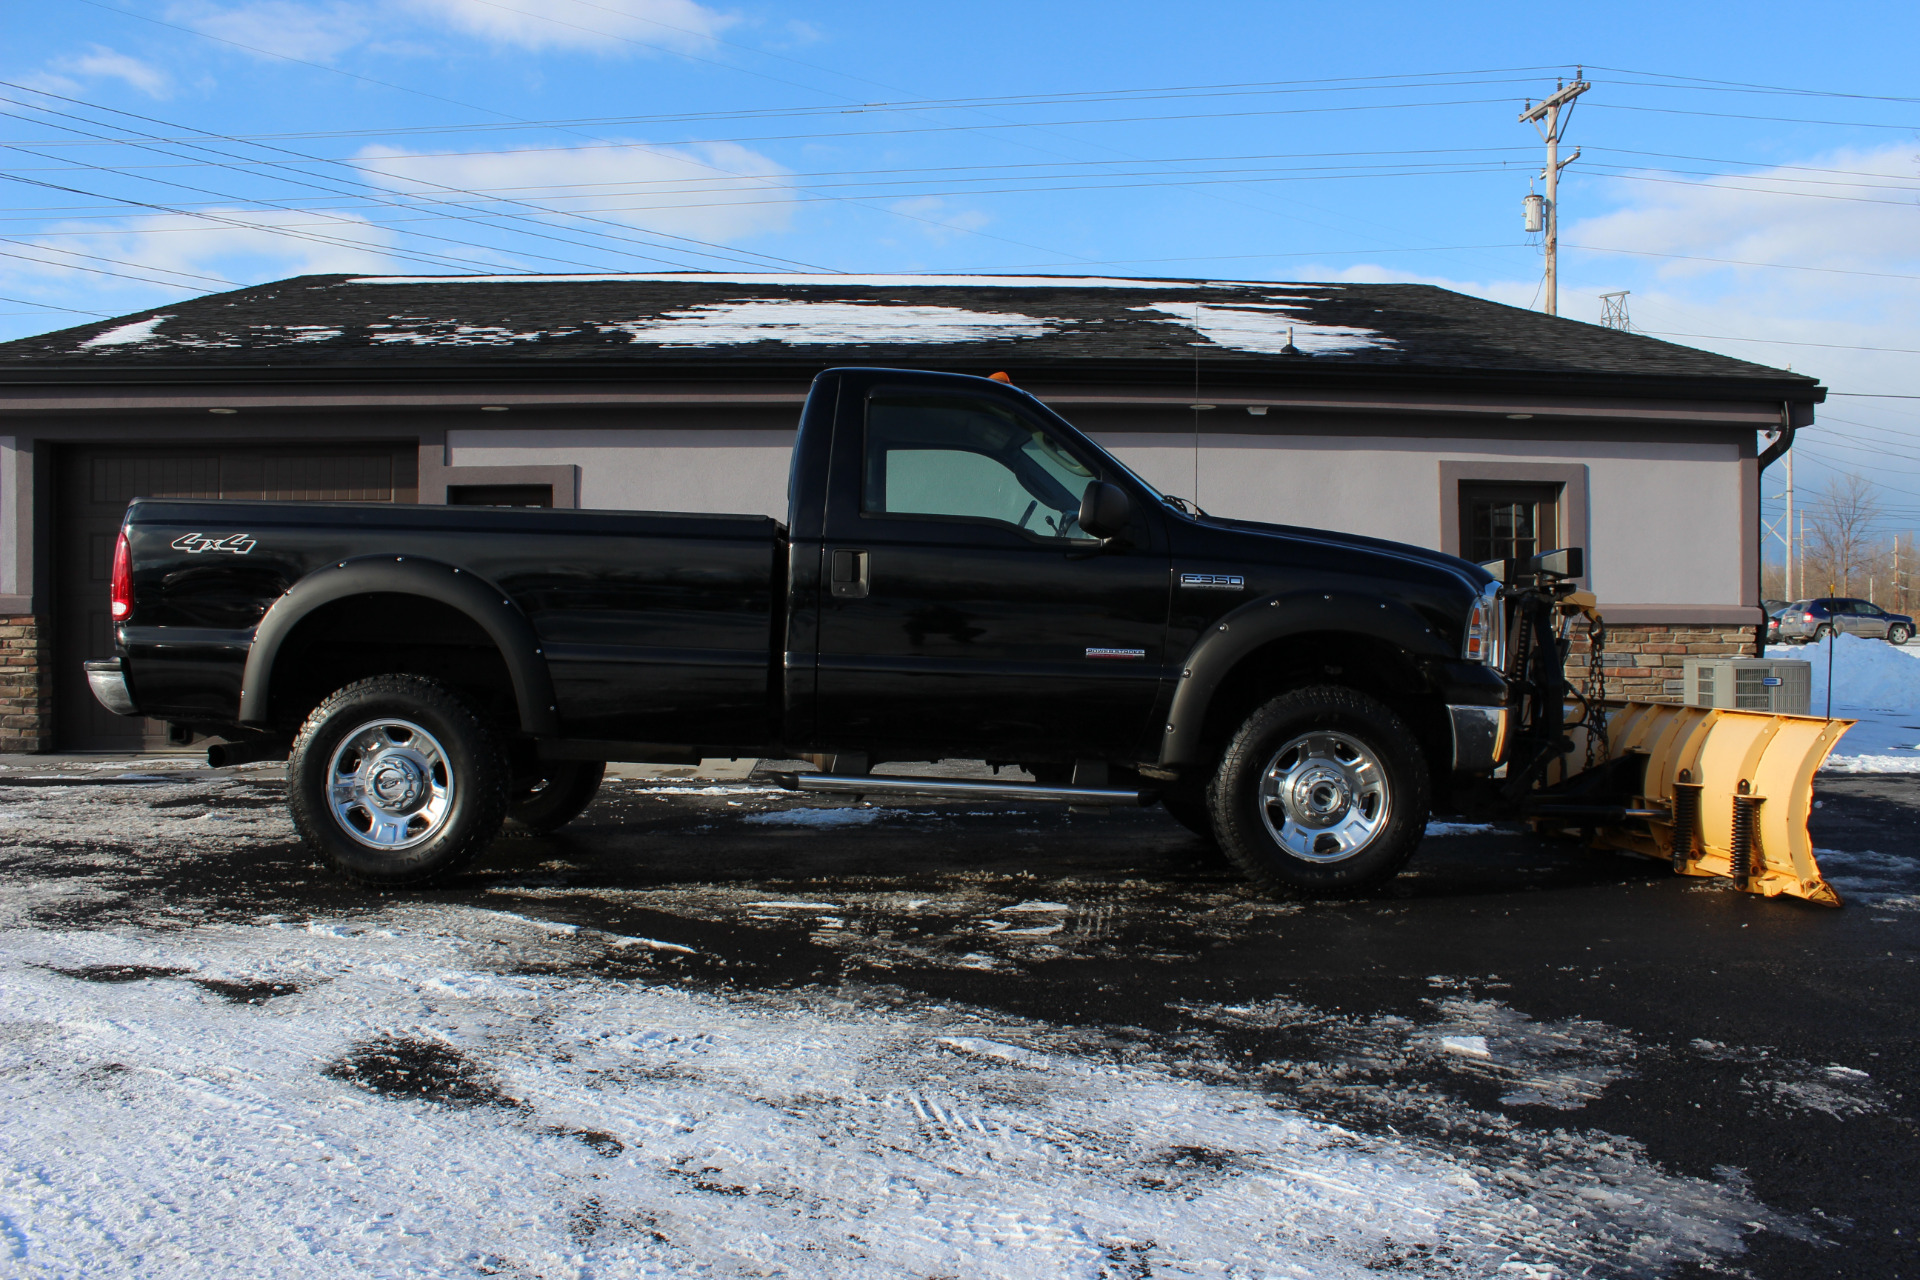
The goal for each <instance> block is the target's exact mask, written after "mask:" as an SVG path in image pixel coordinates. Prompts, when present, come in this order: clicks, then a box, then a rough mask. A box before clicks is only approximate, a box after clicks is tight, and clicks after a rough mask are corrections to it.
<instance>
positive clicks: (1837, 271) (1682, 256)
mask: <svg viewBox="0 0 1920 1280" xmlns="http://www.w3.org/2000/svg"><path fill="white" fill-rule="evenodd" d="M1567 248H1569V249H1579V250H1581V251H1582V252H1584V253H1622V254H1629V255H1631V256H1633V257H1636V258H1671V259H1674V260H1676V261H1681V262H1712V263H1718V264H1720V265H1722V266H1729V267H1770V268H1772V269H1773V270H1776V271H1819V272H1824V273H1826V274H1829V275H1840V276H1871V277H1874V278H1876V279H1881V280H1920V275H1906V274H1902V273H1900V272H1894V271H1855V270H1852V269H1850V268H1847V267H1808V266H1802V265H1800V264H1798V263H1792V262H1752V261H1749V260H1747V259H1744V258H1708V257H1704V256H1702V255H1700V254H1697V253H1655V252H1654V251H1653V250H1651V249H1610V248H1608V247H1606V246H1605V245H1597V244H1569V245H1568V246H1567Z"/></svg>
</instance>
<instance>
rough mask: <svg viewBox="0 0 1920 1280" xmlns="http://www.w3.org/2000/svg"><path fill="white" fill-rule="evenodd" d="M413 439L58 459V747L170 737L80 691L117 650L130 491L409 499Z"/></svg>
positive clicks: (90, 451)
mask: <svg viewBox="0 0 1920 1280" xmlns="http://www.w3.org/2000/svg"><path fill="white" fill-rule="evenodd" d="M418 469H419V449H418V446H417V445H416V444H415V443H414V442H412V441H408V442H406V443H405V444H385V443H383V444H369V445H343V446H316V445H301V444H290V445H280V446H277V447H264V448H263V447H251V448H242V447H222V446H209V447H206V448H197V449H196V448H180V449H146V448H137V447H121V446H80V447H75V448H71V449H67V450H64V451H62V452H61V453H60V454H59V456H58V457H57V459H56V462H55V472H54V512H53V522H52V530H53V607H52V617H53V639H52V644H51V646H50V647H49V649H48V653H49V655H50V661H51V663H52V666H53V670H52V671H51V672H49V673H46V678H48V679H50V680H51V683H52V686H53V723H54V743H55V745H56V746H57V747H59V748H60V749H61V750H63V751H141V750H156V749H158V748H161V747H163V746H165V745H166V725H164V724H162V723H161V722H159V721H157V720H135V719H130V718H128V717H125V716H116V715H114V714H112V713H111V712H109V711H108V710H107V709H106V708H104V707H102V706H101V705H100V704H99V703H98V702H97V701H95V699H94V697H93V692H92V690H90V689H89V688H88V687H87V680H86V674H85V672H84V671H83V670H82V669H81V665H80V664H81V663H82V662H84V661H85V660H87V659H89V658H111V657H112V656H113V620H112V618H111V617H110V615H109V613H108V609H107V606H108V599H107V596H108V589H109V586H110V579H111V576H112V573H113V547H114V542H115V541H116V539H117V538H118V536H119V532H120V521H121V519H122V517H124V516H125V515H126V510H127V504H128V503H129V502H131V501H132V500H133V499H135V498H255V499H260V498H265V499H275V500H285V501H308V502H412V501H414V499H415V496H416V495H417V493H418V482H417V479H416V477H417V475H418Z"/></svg>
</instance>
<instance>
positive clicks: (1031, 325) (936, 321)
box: [598, 298, 1072, 347]
mask: <svg viewBox="0 0 1920 1280" xmlns="http://www.w3.org/2000/svg"><path fill="white" fill-rule="evenodd" d="M1070 323H1072V322H1071V321H1061V320H1043V319H1035V318H1034V317H1032V316H1023V315H1019V314H1017V313H1013V312H1005V311H968V310H966V309H964V308H961V307H916V306H897V305H889V304H886V303H872V302H804V301H801V300H799V299H794V298H764V299H762V298H753V299H748V300H745V301H741V302H718V303H703V304H701V305H699V306H695V307H688V308H686V309H684V310H680V311H669V312H667V313H666V314H665V315H660V316H654V317H651V318H649V319H645V320H624V321H618V322H615V323H613V324H607V325H601V326H598V327H599V329H600V331H601V332H602V333H614V332H618V333H625V334H628V335H630V336H631V338H632V340H633V341H634V342H645V343H653V344H655V345H657V346H662V347H713V346H721V345H724V344H728V343H738V342H767V341H773V342H783V343H785V344H786V345H788V346H790V347H801V346H807V347H823V346H839V345H847V344H851V345H855V346H869V345H873V344H875V343H889V344H891V343H897V342H898V343H907V344H910V345H912V344H922V343H925V344H945V343H949V342H983V341H985V340H987V339H989V338H1038V337H1040V336H1042V335H1044V334H1048V333H1052V332H1054V330H1055V328H1056V326H1058V325H1060V324H1070Z"/></svg>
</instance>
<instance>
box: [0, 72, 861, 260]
mask: <svg viewBox="0 0 1920 1280" xmlns="http://www.w3.org/2000/svg"><path fill="white" fill-rule="evenodd" d="M0 85H5V86H7V87H9V88H13V89H24V88H25V86H22V85H18V84H15V83H13V82H11V81H5V80H0ZM27 92H33V93H39V94H41V95H42V96H44V97H49V98H54V99H56V100H58V101H61V102H69V103H73V104H75V105H78V106H84V107H88V108H90V109H92V110H95V111H108V112H111V113H113V114H115V115H121V116H126V117H127V118H128V119H132V120H141V121H144V122H146V123H150V124H159V125H165V126H166V127H168V128H174V129H178V128H182V127H183V126H180V125H176V124H172V123H171V122H169V121H165V120H160V119H157V118H155V117H151V116H143V115H139V114H136V113H134V112H129V111H122V110H120V109H118V108H116V107H107V106H102V105H100V104H97V103H92V102H87V101H85V100H83V99H79V98H69V97H66V96H65V95H62V94H55V93H49V92H47V91H45V90H34V89H27ZM0 101H12V102H15V103H16V105H21V106H29V109H31V110H35V111H40V112H42V113H44V114H48V115H65V116H67V117H68V118H69V119H75V120H80V119H84V118H83V117H80V116H74V115H71V114H70V113H67V112H56V111H53V110H51V109H50V108H46V107H39V106H30V104H25V103H19V102H18V100H17V99H3V98H0ZM85 122H86V123H88V124H94V125H99V123H100V122H98V121H93V120H87V121H85ZM54 127H56V128H64V129H67V130H68V131H69V132H75V133H77V132H80V131H79V130H77V129H74V128H73V127H72V126H70V125H55V126H54ZM100 127H110V126H104V125H101V126H100ZM126 145H130V146H135V147H139V148H141V149H143V150H152V149H154V147H153V146H151V145H149V144H147V143H144V142H134V141H128V142H127V144H126ZM187 145H192V146H196V147H198V149H200V150H203V151H208V152H211V153H212V154H215V155H224V154H225V153H222V152H217V151H213V149H212V148H211V147H208V146H207V145H206V144H205V143H193V144H187ZM272 150H276V151H280V152H282V153H283V154H285V155H289V156H294V157H295V158H297V159H300V160H304V161H309V162H313V163H321V164H330V165H336V166H341V167H346V168H349V169H354V170H355V171H356V172H357V171H358V169H359V167H358V166H353V165H351V164H348V163H347V162H344V161H338V160H329V159H325V158H322V157H317V156H308V155H304V154H302V153H300V152H296V151H291V150H288V149H286V148H283V147H275V148H272ZM161 154H171V153H166V152H162V153H161ZM213 163H214V164H215V165H216V166H218V167H225V166H223V165H220V164H219V162H213ZM275 167H277V168H283V169H293V166H292V165H290V164H288V163H286V162H284V161H281V162H275ZM294 172H296V173H299V175H300V177H302V178H308V179H310V178H311V177H312V175H309V174H306V173H304V172H301V171H299V170H297V169H294ZM385 176H392V175H385ZM149 181H153V179H149ZM308 185H313V184H312V183H311V182H309V183H308ZM359 185H361V186H363V187H367V188H369V189H370V190H376V191H378V190H386V191H387V193H388V194H390V195H402V194H404V193H401V192H396V191H392V190H391V189H383V188H378V187H375V186H374V185H373V184H371V183H368V182H366V181H365V180H364V179H359ZM422 185H426V186H430V187H436V188H438V189H440V190H443V191H449V192H453V193H456V194H461V195H476V194H477V193H474V192H470V191H463V190H461V189H460V188H457V187H450V186H447V185H445V184H443V183H438V182H432V181H427V182H424V183H423V184H422ZM315 189H316V190H327V191H329V193H330V194H334V195H344V194H347V193H346V192H343V191H341V190H340V189H339V188H337V187H334V188H320V187H316V188H315ZM253 203H263V202H259V201H255V202H253ZM387 203H391V202H387ZM281 207H283V208H284V206H281ZM396 207H404V206H396ZM536 207H537V206H536ZM542 212H549V211H547V210H544V209H543V210H542ZM504 216H506V217H508V218H510V219H512V220H513V221H516V222H520V221H526V220H527V219H525V218H522V217H520V216H519V215H515V214H507V215H504ZM565 216H571V217H576V218H578V217H583V216H584V215H577V214H566V215H565ZM586 220H588V221H595V222H605V220H604V219H592V218H589V219H586ZM608 225H618V224H608ZM621 229H622V230H623V231H624V230H631V229H630V228H625V227H622V228H621ZM420 234H430V233H420ZM534 234H536V235H538V236H540V237H541V238H545V239H551V240H555V241H557V242H559V243H564V244H572V245H575V246H576V247H580V248H592V247H594V246H590V245H582V244H581V243H580V242H579V241H577V240H568V239H566V238H565V237H561V236H553V235H550V234H547V233H546V232H544V231H543V232H535V233H534ZM593 234H597V235H600V236H601V238H603V239H618V240H622V241H624V242H626V243H631V244H641V245H646V246H647V247H650V248H658V247H661V246H658V245H656V244H651V243H650V242H647V241H642V240H636V239H633V238H632V237H631V236H615V237H609V236H607V234H606V233H605V232H595V233H593ZM650 234H653V235H655V236H656V237H664V238H667V239H673V240H678V241H680V242H681V243H683V244H689V245H698V246H702V247H704V248H705V249H721V252H720V253H718V254H714V253H707V254H704V255H703V256H708V257H719V258H721V259H722V260H723V261H732V262H740V263H752V262H754V261H755V260H756V259H757V260H759V261H761V262H774V263H781V264H784V265H787V266H804V267H810V268H812V269H815V270H824V268H819V267H815V266H814V264H811V263H802V262H795V261H792V260H790V259H786V258H779V257H775V256H773V255H771V254H763V253H751V252H747V253H742V252H738V251H731V250H725V249H723V248H722V246H719V245H714V244H712V243H711V242H708V241H702V240H694V239H692V238H690V237H685V236H673V235H670V234H668V233H650ZM430 238H434V239H441V240H446V241H448V242H449V243H455V244H462V245H466V246H467V247H469V248H481V247H483V246H479V245H474V244H472V243H471V242H470V241H460V240H455V239H453V238H452V237H447V236H430ZM487 248H488V251H490V252H495V253H497V252H499V250H496V249H492V248H491V247H487ZM532 256H534V257H541V256H543V255H538V254H535V255H532ZM546 260H547V261H549V262H563V263H566V262H567V260H566V259H562V258H551V257H549V258H547V259H546ZM653 261H656V262H665V263H668V265H684V264H677V263H672V262H671V261H670V260H667V259H661V258H655V259H653ZM568 265H572V266H584V265H586V264H583V263H568ZM483 269H484V268H483Z"/></svg>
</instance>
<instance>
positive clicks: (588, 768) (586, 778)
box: [507, 760, 607, 835]
mask: <svg viewBox="0 0 1920 1280" xmlns="http://www.w3.org/2000/svg"><path fill="white" fill-rule="evenodd" d="M606 773H607V766H606V764H605V763H604V762H602V761H599V760H559V761H553V760H550V761H546V762H543V763H542V764H541V765H540V773H539V776H537V777H531V778H517V779H515V780H514V785H513V791H512V794H511V795H510V796H508V798H507V830H508V831H514V832H520V833H523V834H527V835H540V834H544V833H546V832H548V831H558V830H559V829H560V828H561V827H564V826H566V825H567V824H568V823H569V822H572V821H573V820H574V819H575V818H577V817H579V816H580V815H581V814H582V813H585V812H586V809H587V806H588V805H590V804H592V803H593V798H594V797H595V796H596V795H598V794H600V782H601V780H602V779H603V778H605V777H606Z"/></svg>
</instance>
